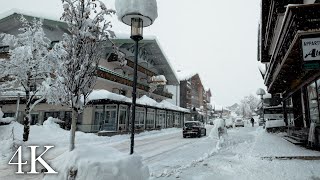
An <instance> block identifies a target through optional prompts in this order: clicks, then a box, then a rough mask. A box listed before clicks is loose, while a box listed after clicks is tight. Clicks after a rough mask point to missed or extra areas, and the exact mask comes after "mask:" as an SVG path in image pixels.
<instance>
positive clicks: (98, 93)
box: [88, 89, 132, 103]
mask: <svg viewBox="0 0 320 180" xmlns="http://www.w3.org/2000/svg"><path fill="white" fill-rule="evenodd" d="M102 99H109V100H114V101H120V102H128V103H130V102H132V100H131V99H130V98H128V97H126V96H123V95H119V94H115V93H112V92H109V91H107V90H104V89H101V90H93V91H92V92H91V93H90V95H89V96H88V101H93V100H102Z"/></svg>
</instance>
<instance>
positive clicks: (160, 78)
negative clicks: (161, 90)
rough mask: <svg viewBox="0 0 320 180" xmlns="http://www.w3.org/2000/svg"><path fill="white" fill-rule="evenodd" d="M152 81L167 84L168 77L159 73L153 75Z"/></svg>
mask: <svg viewBox="0 0 320 180" xmlns="http://www.w3.org/2000/svg"><path fill="white" fill-rule="evenodd" d="M150 80H151V82H152V83H158V84H161V85H166V84H167V79H166V77H165V76H164V75H159V76H152V77H151V79H150Z"/></svg>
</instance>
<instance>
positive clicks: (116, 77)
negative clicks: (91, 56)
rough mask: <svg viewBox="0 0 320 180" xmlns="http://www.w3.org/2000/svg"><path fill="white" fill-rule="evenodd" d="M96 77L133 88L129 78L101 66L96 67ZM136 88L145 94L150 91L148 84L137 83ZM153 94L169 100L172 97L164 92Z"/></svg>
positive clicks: (157, 91) (159, 91) (158, 91)
mask: <svg viewBox="0 0 320 180" xmlns="http://www.w3.org/2000/svg"><path fill="white" fill-rule="evenodd" d="M97 76H98V77H100V78H103V79H107V80H109V81H113V82H116V83H120V84H123V85H126V86H130V87H132V86H133V80H132V79H131V78H129V77H126V76H123V75H121V74H119V73H116V72H114V71H111V70H109V69H107V68H104V67H101V66H100V67H98V70H97ZM137 88H138V89H141V90H143V91H146V92H148V91H149V89H150V87H149V85H148V84H145V83H142V82H138V84H137ZM153 93H154V94H157V95H159V96H163V97H166V98H170V99H172V96H173V95H172V94H171V93H169V92H165V91H161V90H156V91H154V92H153Z"/></svg>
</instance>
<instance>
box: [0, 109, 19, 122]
mask: <svg viewBox="0 0 320 180" xmlns="http://www.w3.org/2000/svg"><path fill="white" fill-rule="evenodd" d="M3 115H4V113H3V112H2V110H1V107H0V123H11V122H12V121H14V120H15V118H14V117H6V118H3Z"/></svg>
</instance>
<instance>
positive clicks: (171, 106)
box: [158, 100, 190, 112]
mask: <svg viewBox="0 0 320 180" xmlns="http://www.w3.org/2000/svg"><path fill="white" fill-rule="evenodd" d="M158 107H161V108H164V109H171V110H176V111H183V112H190V110H188V109H185V108H182V107H179V106H176V105H174V104H171V103H170V102H169V101H166V100H163V101H161V102H160V103H159V106H158Z"/></svg>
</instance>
